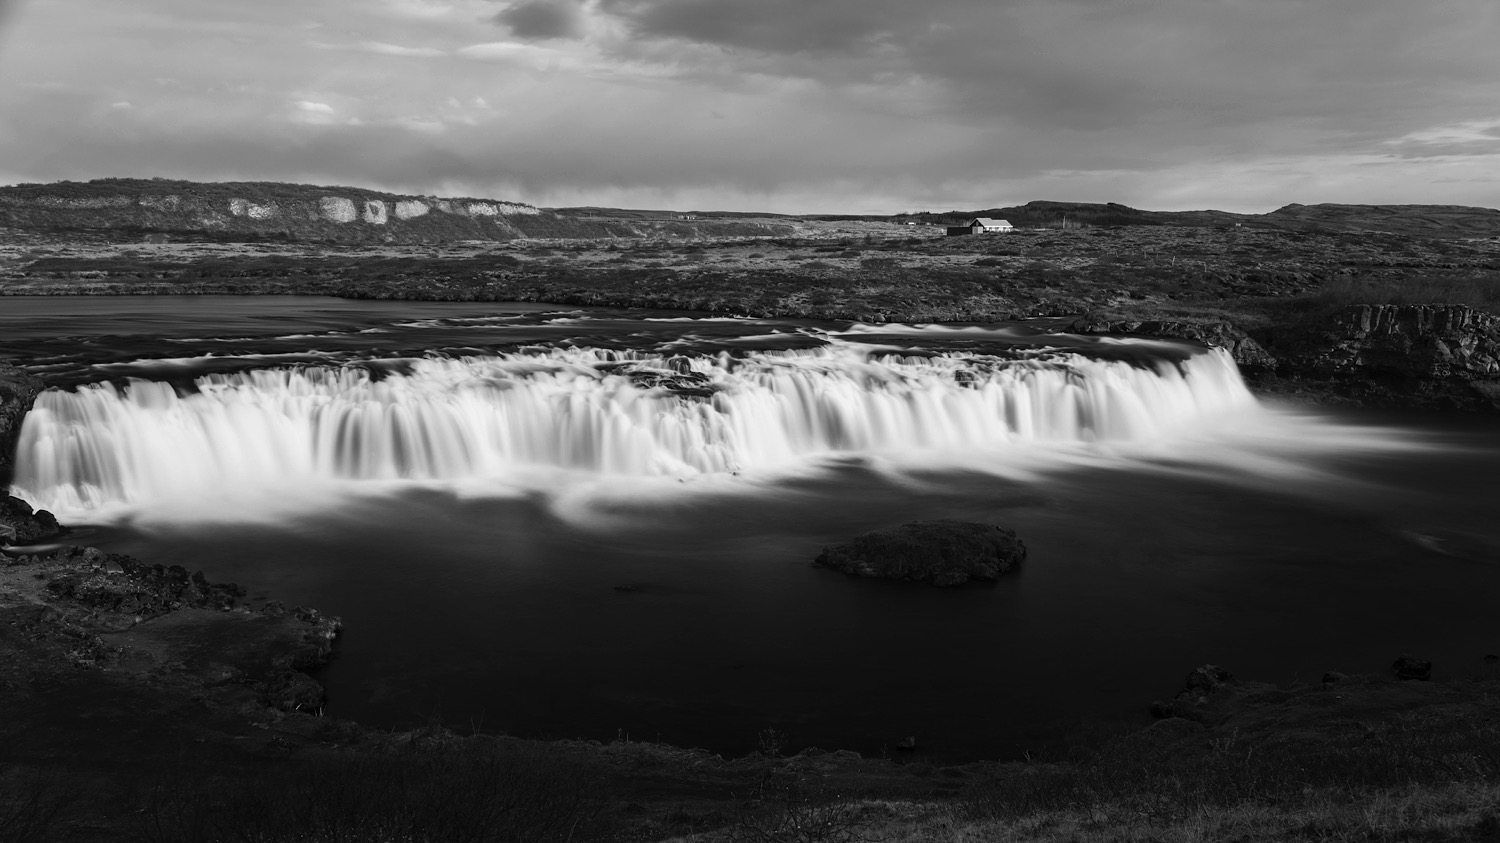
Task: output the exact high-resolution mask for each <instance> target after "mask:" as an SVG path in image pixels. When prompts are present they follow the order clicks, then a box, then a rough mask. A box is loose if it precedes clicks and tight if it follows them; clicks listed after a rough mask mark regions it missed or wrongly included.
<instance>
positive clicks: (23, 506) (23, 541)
mask: <svg viewBox="0 0 1500 843" xmlns="http://www.w3.org/2000/svg"><path fill="white" fill-rule="evenodd" d="M61 534H62V527H61V526H60V525H59V524H58V523H57V519H56V518H55V517H53V515H52V513H50V512H48V511H47V510H45V509H39V510H36V511H33V510H32V508H31V504H29V503H27V502H26V501H23V500H21V499H20V498H18V497H16V496H14V495H5V494H0V546H3V545H6V544H17V545H27V544H35V543H37V542H40V541H44V540H46V539H51V538H56V537H57V536H59V535H61Z"/></svg>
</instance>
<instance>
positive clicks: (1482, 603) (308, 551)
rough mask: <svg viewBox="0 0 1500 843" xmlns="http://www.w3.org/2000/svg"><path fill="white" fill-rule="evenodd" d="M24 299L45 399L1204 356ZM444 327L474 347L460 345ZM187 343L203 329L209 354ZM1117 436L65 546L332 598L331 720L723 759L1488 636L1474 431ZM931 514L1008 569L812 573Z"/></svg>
mask: <svg viewBox="0 0 1500 843" xmlns="http://www.w3.org/2000/svg"><path fill="white" fill-rule="evenodd" d="M14 301H15V300H3V299H0V329H4V330H5V331H6V333H5V336H6V337H7V339H6V340H5V344H4V345H3V346H0V352H8V353H10V354H13V355H21V354H24V353H25V352H26V351H27V350H28V348H30V349H32V350H35V351H37V352H38V356H37V357H35V358H32V359H33V361H34V363H35V365H36V366H37V368H38V370H39V371H43V372H44V373H46V374H48V375H49V376H50V377H53V378H55V379H56V380H57V381H58V382H59V383H63V384H71V385H77V384H83V383H89V382H111V383H114V384H117V385H118V384H123V383H124V381H123V380H122V378H123V377H131V376H133V377H151V376H153V375H158V376H160V377H155V378H153V379H155V380H158V381H161V382H164V383H171V384H174V385H175V386H176V387H177V388H178V390H186V391H182V392H179V391H178V390H173V391H172V392H173V395H174V396H176V395H179V394H180V395H182V396H191V394H192V393H193V391H194V390H193V389H192V388H189V387H188V384H189V383H190V382H191V381H192V380H193V379H194V378H198V377H202V376H204V375H205V374H211V375H216V376H222V377H240V376H242V375H243V374H244V373H246V372H249V371H252V370H254V369H257V368H262V367H264V366H265V365H266V364H265V363H264V362H263V359H262V358H263V356H264V355H267V354H272V353H274V354H285V355H301V356H302V357H304V358H305V359H306V362H309V363H311V362H316V363H318V364H320V365H330V364H339V365H348V366H354V367H356V368H359V369H360V371H368V372H372V375H371V377H374V378H375V379H377V380H379V379H381V378H387V377H391V376H393V375H392V374H391V372H396V373H397V375H399V371H406V369H403V368H401V366H397V368H396V369H388V370H377V369H372V368H370V366H371V365H372V364H373V363H375V362H379V361H396V360H401V359H407V358H410V357H411V356H412V355H413V354H415V353H417V352H419V351H420V350H422V349H425V348H427V347H431V348H442V349H447V350H448V356H446V357H443V358H441V360H450V359H452V355H453V354H455V353H460V354H468V355H473V354H481V355H486V356H488V357H491V358H494V359H500V356H502V355H506V354H524V353H527V352H526V351H525V349H526V348H527V347H536V348H546V349H566V348H577V347H586V348H590V349H598V348H616V349H621V350H628V351H631V352H633V353H638V354H663V353H708V354H717V353H719V352H722V351H729V350H731V349H732V350H733V351H732V352H731V354H732V356H733V355H738V356H741V357H743V356H745V355H747V354H753V353H757V352H761V351H767V350H770V351H775V352H781V351H787V350H793V351H798V350H799V349H800V351H799V352H798V353H802V352H808V353H820V352H814V351H810V350H812V349H816V348H819V347H826V346H827V345H828V344H829V342H830V339H829V338H830V337H832V338H833V341H834V344H835V345H838V347H839V348H840V349H841V350H840V351H839V352H838V353H844V351H843V349H844V345H842V344H847V343H860V344H862V346H864V347H873V348H875V349H876V350H877V351H879V352H880V353H897V352H899V353H900V354H902V355H912V354H915V355H916V358H917V359H918V360H921V359H932V355H944V354H950V355H951V354H974V355H981V356H986V357H989V356H1000V357H1006V356H1012V357H1018V358H1021V359H1029V360H1035V359H1038V358H1039V357H1045V356H1047V355H1055V354H1057V353H1059V352H1067V353H1080V352H1081V353H1084V354H1085V355H1086V356H1088V357H1089V359H1090V360H1094V361H1098V362H1099V363H1109V362H1111V361H1116V362H1126V363H1130V364H1131V365H1132V366H1134V367H1135V369H1136V370H1138V371H1146V370H1148V369H1149V367H1150V366H1153V365H1155V362H1154V361H1161V360H1167V361H1169V362H1171V363H1172V364H1173V365H1176V363H1178V362H1180V361H1182V360H1185V359H1187V358H1188V357H1189V356H1191V354H1192V352H1191V350H1190V349H1186V347H1184V346H1179V345H1173V344H1166V345H1157V344H1153V343H1130V342H1126V343H1114V344H1111V343H1091V342H1089V341H1087V339H1086V338H1067V337H1053V336H1049V335H1045V334H1042V333H1040V330H1041V327H1045V326H1040V327H1038V326H1017V327H982V326H971V327H970V328H969V329H968V330H967V331H961V330H954V329H930V328H920V327H914V328H899V327H898V328H891V327H878V328H877V327H863V326H850V325H814V324H812V323H771V322H768V321H765V320H757V321H753V322H728V321H701V320H689V321H684V319H683V317H684V316H685V315H684V314H631V313H626V312H619V311H612V312H607V313H584V312H579V311H569V312H567V313H558V312H555V311H549V309H548V308H544V307H537V306H518V307H514V308H507V307H504V306H497V305H436V304H420V305H411V304H408V303H352V302H340V301H337V300H311V299H309V300H293V301H291V302H287V301H285V300H277V299H225V300H220V301H221V302H222V303H223V306H224V309H223V311H222V312H217V311H215V310H214V307H213V305H214V301H213V300H205V299H191V300H187V301H186V302H182V303H181V306H182V307H185V308H187V310H186V311H177V310H174V308H176V307H178V306H179V305H178V303H177V302H176V301H175V300H155V301H151V300H145V301H143V300H138V299H137V300H128V301H127V302H115V303H112V304H111V303H105V302H100V301H99V300H90V299H70V300H45V301H32V302H30V303H28V307H31V308H33V310H32V311H31V312H29V313H19V312H18V311H17V310H15V309H13V302H14ZM75 306H76V307H78V308H79V309H78V310H74V311H70V310H68V308H70V307H75ZM111 306H112V307H113V308H114V309H111ZM132 309H138V310H132ZM189 312H190V313H191V318H182V317H184V314H187V313H189ZM49 314H53V315H49ZM142 314H145V316H143V315H142ZM147 316H149V318H146V317H147ZM559 323H565V324H559ZM424 324H425V326H426V327H423V326H422V325H424ZM310 325H316V326H318V331H312V330H309V329H308V328H309V326H310ZM48 330H58V331H60V330H67V331H70V332H71V333H70V334H69V335H68V336H69V337H71V338H72V339H69V340H53V339H50V338H47V337H45V336H43V335H42V332H45V331H48ZM27 331H31V332H33V334H32V335H31V336H29V337H28V336H27V335H26V332H27ZM320 332H321V333H320ZM360 332H369V333H360ZM386 332H389V334H395V335H399V336H400V337H401V338H402V339H401V341H400V342H399V343H396V342H390V341H389V339H388V334H387V333H386ZM459 333H462V334H463V336H464V337H465V339H464V341H463V345H462V346H461V347H462V348H464V349H468V351H467V352H454V351H453V349H455V348H459V347H460V346H459V345H457V344H455V343H454V341H453V340H452V339H451V337H453V336H454V335H457V334H459ZM424 336H425V337H426V338H427V340H428V341H427V342H425V343H424V342H423V341H422V340H423V338H424ZM371 337H377V338H382V340H381V341H382V342H383V343H384V344H383V345H381V344H378V343H374V342H372V341H371V340H370V338H371ZM518 337H519V338H518ZM360 338H363V339H360ZM229 340H233V341H229ZM361 343H363V347H361ZM1039 345H1040V346H1050V347H1052V348H1053V349H1054V351H1048V352H1039V351H1037V347H1038V346H1039ZM181 346H191V347H192V351H193V352H194V353H193V354H185V353H184V352H183V351H182V349H181V348H180V347H181ZM204 347H212V348H216V349H221V350H220V351H218V352H216V356H215V357H212V358H204V357H201V356H200V353H201V351H202V349H203V348H204ZM549 353H550V352H549ZM441 360H440V362H438V363H436V364H422V365H438V366H446V365H449V364H448V363H444V362H441ZM163 361H171V362H163ZM183 361H186V362H183ZM391 365H395V364H391ZM402 365H403V366H404V365H405V364H402ZM1089 365H1094V364H1089ZM174 367H175V368H174ZM398 370H399V371H398ZM122 372H123V374H122ZM173 372H175V373H176V374H171V373H173ZM1127 440H1128V441H1125V442H1115V443H1103V444H1101V443H1099V442H1097V441H1077V442H1071V441H1070V442H1065V443H1061V444H1059V443H1047V445H1046V447H1041V446H1040V445H1038V444H1037V443H1033V442H1021V443H1019V445H1017V446H1014V447H1007V448H994V449H990V450H988V451H985V450H984V449H977V448H970V449H969V450H968V452H966V457H965V458H964V459H957V460H955V459H938V458H937V455H936V454H934V453H932V452H931V451H930V450H929V451H925V452H922V453H920V454H915V455H913V454H904V455H903V453H901V452H900V451H899V449H889V448H887V449H883V450H882V449H876V450H877V451H878V452H875V453H871V452H866V451H861V450H860V449H850V450H849V451H847V452H844V453H835V454H829V453H821V454H819V455H818V457H817V458H816V459H814V460H810V461H809V462H808V464H807V465H805V466H800V470H779V471H774V472H771V471H768V472H755V471H751V472H742V473H741V474H740V475H738V476H736V475H734V474H732V473H724V472H698V473H689V474H685V475H674V474H673V473H671V472H666V473H662V474H658V475H655V476H621V475H619V474H618V473H616V474H599V473H590V472H576V471H574V472H566V473H563V474H558V473H556V472H549V473H545V476H539V475H518V476H515V477H510V478H508V479H506V481H505V482H483V481H482V480H476V479H474V478H468V479H466V480H465V481H463V482H458V481H454V482H426V481H418V480H408V481H393V480H389V479H387V480H382V481H369V482H364V483H344V484H336V485H332V486H327V485H319V484H317V483H293V484H286V486H285V487H282V488H275V489H273V490H271V492H272V493H270V494H265V495H261V496H259V497H256V496H254V495H250V496H248V497H247V496H243V495H242V496H241V497H240V498H239V500H240V508H239V509H237V510H236V511H233V512H225V511H222V510H218V509H215V507H214V506H209V505H206V506H204V507H201V508H198V509H194V508H192V507H186V506H174V507H171V508H170V509H169V510H166V511H162V510H154V509H153V508H152V506H151V505H149V503H147V504H143V505H140V506H136V507H133V508H131V507H126V508H122V509H117V510H116V511H115V512H114V513H113V515H112V516H111V518H110V519H109V520H104V519H102V517H101V519H99V523H98V524H96V525H94V526H90V527H87V528H85V529H84V530H83V531H81V532H82V535H81V536H80V537H79V538H78V539H77V540H79V541H87V542H88V543H92V544H97V545H99V546H102V547H106V548H108V549H111V550H116V551H122V552H127V553H131V554H133V555H136V556H139V557H141V558H145V559H148V560H151V561H155V562H161V563H164V564H182V565H184V566H186V567H189V568H193V569H198V568H201V569H203V570H204V571H205V572H206V573H207V574H208V575H209V576H210V577H211V578H214V579H221V580H230V581H236V582H240V583H242V584H244V585H246V586H247V587H248V588H250V589H251V590H252V591H253V592H255V593H256V594H258V595H259V596H261V597H263V598H271V599H279V600H283V601H286V602H288V603H289V604H291V603H304V604H307V605H314V606H317V607H319V608H320V609H322V610H324V611H327V612H330V613H333V614H338V615H341V616H343V618H344V619H345V622H346V624H347V631H346V635H345V638H344V640H343V641H342V643H341V644H340V650H339V656H338V658H337V659H336V661H335V662H334V664H333V665H332V666H331V667H330V668H328V669H327V670H325V671H324V672H323V675H322V678H323V680H324V681H325V682H326V684H327V685H328V687H329V691H330V697H331V705H330V709H329V713H330V714H335V715H340V716H349V717H355V718H357V719H360V720H363V721H365V722H367V723H369V724H371V725H380V726H400V725H411V724H413V723H418V722H424V721H426V720H429V719H432V718H437V719H441V720H443V721H445V722H448V723H450V724H454V725H458V726H468V725H476V726H479V727H482V728H488V729H494V730H504V731H508V732H511V733H517V734H534V735H548V736H555V737H572V736H585V737H595V738H601V739H607V738H611V737H615V736H616V735H617V734H618V733H619V732H620V731H623V732H627V733H629V734H630V736H631V737H632V738H637V739H656V738H658V737H659V738H660V739H662V740H666V741H670V742H673V743H681V744H693V745H704V746H708V747H710V748H713V749H716V750H720V751H726V752H743V751H748V750H749V749H752V748H753V747H754V745H755V741H756V733H757V732H758V731H759V730H761V729H763V728H765V727H775V728H777V729H780V730H782V731H784V732H786V733H788V734H789V735H790V737H791V740H792V742H793V744H794V745H804V744H818V745H822V746H825V747H849V748H853V749H856V750H859V751H862V752H867V753H879V752H881V751H882V750H883V749H884V748H887V747H890V746H892V745H893V744H894V742H895V741H896V740H897V739H899V738H901V737H903V736H905V735H915V736H917V738H918V741H919V743H920V745H921V747H922V753H923V754H926V755H928V756H929V757H934V758H937V757H941V758H965V757H996V756H1001V757H1004V756H1013V755H1017V754H1019V753H1021V752H1023V751H1025V750H1028V749H1037V748H1039V747H1041V746H1043V745H1046V744H1052V743H1056V742H1057V741H1059V740H1063V739H1066V738H1067V737H1068V736H1070V735H1071V736H1075V737H1076V736H1077V735H1079V734H1082V733H1084V732H1086V731H1089V730H1092V729H1093V728H1095V727H1094V726H1093V725H1090V724H1097V723H1099V722H1101V721H1102V722H1118V723H1130V722H1145V720H1146V715H1145V710H1146V707H1147V705H1148V704H1149V703H1150V701H1151V699H1153V698H1160V697H1167V696H1170V695H1171V694H1172V693H1173V692H1175V690H1176V689H1177V687H1178V685H1179V684H1180V682H1181V679H1182V677H1183V675H1184V674H1186V672H1187V671H1188V670H1190V669H1191V668H1192V667H1194V666H1196V665H1198V664H1201V663H1204V662H1208V661H1212V662H1215V663H1218V664H1221V665H1223V666H1225V667H1227V668H1229V669H1230V670H1232V671H1234V672H1236V673H1238V674H1241V675H1245V676H1250V677H1255V678H1260V679H1266V680H1270V681H1278V682H1290V681H1293V680H1296V679H1300V680H1303V681H1316V680H1317V679H1318V677H1319V676H1321V673H1322V671H1324V670H1327V669H1338V670H1344V671H1363V670H1380V669H1384V668H1385V666H1386V665H1388V663H1389V662H1390V661H1391V660H1392V659H1393V658H1394V657H1395V656H1396V655H1397V654H1398V653H1400V652H1412V653H1415V654H1418V655H1422V656H1424V657H1427V658H1431V659H1433V660H1434V661H1435V662H1436V664H1437V668H1436V669H1437V672H1438V674H1439V675H1440V676H1448V677H1462V676H1465V675H1468V674H1469V673H1471V672H1477V671H1478V669H1479V666H1480V664H1481V657H1482V656H1483V655H1484V654H1485V653H1487V652H1495V651H1500V640H1497V634H1496V632H1495V630H1494V626H1493V622H1492V620H1491V617H1492V615H1491V613H1492V612H1493V606H1494V596H1495V595H1496V594H1500V567H1497V562H1500V552H1497V548H1500V526H1497V519H1495V518H1494V506H1495V502H1496V501H1497V500H1500V495H1497V492H1500V480H1497V479H1496V478H1500V448H1497V447H1496V446H1497V443H1500V439H1497V437H1496V436H1495V434H1494V431H1493V430H1492V428H1491V426H1489V425H1485V424H1474V423H1469V422H1465V421H1462V420H1448V419H1437V418H1420V419H1417V420H1415V421H1413V420H1412V419H1402V420H1393V419H1387V418H1373V417H1369V416H1360V415H1346V416H1342V417H1338V418H1333V417H1317V416H1311V415H1307V414H1302V413H1295V412H1290V411H1281V410H1275V409H1270V410H1262V409H1259V408H1255V407H1253V406H1244V407H1240V408H1239V409H1237V410H1236V411H1234V412H1231V413H1229V414H1227V415H1226V414H1223V413H1207V414H1205V415H1204V416H1203V419H1202V424H1201V425H1199V426H1196V427H1195V426H1189V427H1188V428H1186V429H1183V428H1181V427H1180V426H1179V427H1174V428H1173V429H1171V430H1170V431H1166V432H1163V433H1162V434H1161V435H1156V434H1153V435H1151V436H1147V437H1144V438H1139V437H1138V438H1136V439H1129V438H1127ZM239 491H241V492H244V491H246V490H239ZM80 514H82V513H80ZM934 517H950V518H964V519H973V520H980V521H988V522H992V523H998V524H1001V525H1004V526H1006V527H1010V528H1012V529H1015V530H1016V531H1017V532H1018V533H1019V534H1020V536H1021V537H1022V539H1023V540H1024V541H1025V542H1026V544H1027V546H1028V548H1029V549H1030V558H1029V560H1028V562H1027V564H1026V566H1025V567H1024V568H1023V570H1021V571H1020V572H1019V573H1018V574H1016V575H1014V576H1011V577H1009V578H1007V579H1004V580H1002V581H1001V582H1000V583H998V584H995V585H992V586H977V587H969V588H963V589H943V590H940V589H933V588H930V587H924V586H912V585H908V584H900V583H885V582H871V581H862V580H853V579H849V578H846V577H844V576H843V575H840V574H836V573H832V572H828V571H822V570H818V569H814V568H812V567H810V565H809V564H808V563H809V562H810V561H811V559H812V558H813V557H814V556H815V555H816V554H817V552H818V551H819V550H820V549H821V547H822V546H824V545H826V544H831V543H836V542H840V541H844V540H847V539H848V538H850V537H852V536H853V535H856V534H858V533H860V532H862V531H865V530H868V529H874V528H877V527H884V526H890V525H892V524H898V523H902V522H904V521H909V520H915V519H920V518H934ZM71 520H72V521H73V522H74V523H80V520H81V519H80V518H79V517H77V516H76V515H75V517H73V518H72V519H71ZM82 520H87V519H86V518H85V519H82ZM620 586H626V587H628V588H626V589H623V590H622V589H619V588H617V587H620Z"/></svg>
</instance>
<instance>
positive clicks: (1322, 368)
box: [1287, 304, 1500, 380]
mask: <svg viewBox="0 0 1500 843" xmlns="http://www.w3.org/2000/svg"><path fill="white" fill-rule="evenodd" d="M1287 350H1288V351H1289V352H1290V353H1291V354H1293V355H1294V356H1295V357H1296V358H1298V359H1299V362H1300V363H1301V366H1302V367H1303V368H1304V369H1306V370H1308V371H1309V372H1311V373H1313V374H1318V375H1324V376H1340V375H1381V376H1384V375H1394V376H1397V377H1420V378H1439V379H1460V380H1475V379H1492V378H1496V377H1497V376H1500V317H1497V316H1495V315H1493V314H1490V313H1485V312H1483V311H1479V310H1475V309H1474V308H1471V307H1465V306H1462V305H1439V304H1432V305H1393V304H1386V305H1354V306H1351V307H1347V308H1344V309H1343V310H1341V311H1338V312H1337V313H1334V314H1333V315H1332V316H1331V317H1329V318H1328V320H1327V321H1326V322H1324V323H1323V324H1322V325H1320V326H1318V327H1316V328H1314V329H1313V330H1311V331H1308V332H1307V333H1306V334H1304V335H1302V336H1300V337H1296V338H1294V339H1293V340H1292V341H1291V342H1290V343H1289V344H1288V349H1287Z"/></svg>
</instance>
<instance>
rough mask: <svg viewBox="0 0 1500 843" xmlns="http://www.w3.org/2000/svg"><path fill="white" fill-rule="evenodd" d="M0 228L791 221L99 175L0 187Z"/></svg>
mask: <svg viewBox="0 0 1500 843" xmlns="http://www.w3.org/2000/svg"><path fill="white" fill-rule="evenodd" d="M0 226H8V227H13V228H19V229H28V230H44V231H91V232H100V231H102V232H117V233H120V234H124V235H127V236H136V237H139V236H150V235H153V234H155V235H163V236H172V235H197V236H205V235H206V236H210V237H225V238H229V239H236V238H245V239H282V240H292V241H304V242H306V241H314V242H323V241H333V242H384V243H444V242H454V241H462V240H480V241H484V240H514V239H518V238H527V237H536V238H574V237H584V238H595V237H655V236H688V237H695V236H781V235H787V234H790V233H792V228H791V226H789V225H768V224H763V223H751V222H742V221H727V220H721V221H712V220H710V221H703V222H695V223H693V224H691V225H683V224H680V223H669V222H667V221H651V220H641V221H638V222H632V223H625V222H621V221H614V220H609V221H606V220H595V219H582V218H578V217H570V216H565V215H562V214H557V213H553V212H551V211H544V210H542V209H540V208H536V207H533V206H531V205H526V204H522V203H519V202H503V201H497V200H489V199H468V198H459V199H452V198H441V197H436V196H406V195H398V194H388V193H381V192H378V191H371V190H363V189H359V188H352V187H348V188H346V187H319V186H314V185H299V184H277V183H271V182H228V183H197V182H181V181H167V180H156V179H151V180H146V179H102V180H97V181H92V182H87V183H74V182H59V183H57V184H47V185H17V186H14V187H5V188H0Z"/></svg>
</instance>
